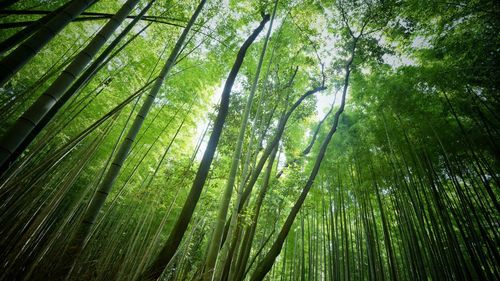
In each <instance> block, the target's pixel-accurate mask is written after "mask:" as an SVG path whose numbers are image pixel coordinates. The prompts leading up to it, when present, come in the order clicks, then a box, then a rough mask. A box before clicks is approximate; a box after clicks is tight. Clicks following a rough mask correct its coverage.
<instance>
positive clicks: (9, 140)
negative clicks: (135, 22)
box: [0, 0, 139, 173]
mask: <svg viewBox="0 0 500 281" xmlns="http://www.w3.org/2000/svg"><path fill="white" fill-rule="evenodd" d="M138 2H139V0H128V1H127V2H126V3H125V4H124V5H123V6H122V8H121V9H120V10H119V11H118V12H117V13H116V15H114V16H113V18H111V19H110V20H109V21H108V23H107V24H106V25H104V27H103V28H101V30H100V31H99V33H97V34H96V36H95V37H94V38H93V39H92V41H90V43H89V44H88V45H87V47H85V49H83V50H82V51H81V52H80V53H79V54H78V55H77V56H76V57H75V58H74V59H73V62H72V63H71V64H70V65H69V66H68V67H66V69H64V70H63V71H62V72H61V74H60V75H59V77H58V78H57V79H56V80H55V81H54V82H53V83H52V84H51V85H50V87H49V88H48V89H47V90H46V91H45V92H44V93H43V94H42V95H41V96H40V97H39V98H38V99H37V100H36V101H35V102H34V103H33V105H31V106H30V108H29V109H28V110H27V111H26V112H25V113H24V114H23V115H22V116H21V117H20V118H19V119H18V120H17V121H16V123H15V124H14V125H13V126H12V127H11V128H10V129H9V130H8V131H7V132H6V133H5V135H4V136H3V137H2V139H1V140H0V151H2V153H1V154H0V173H2V171H5V170H6V169H7V167H8V166H9V165H10V163H9V162H11V161H15V159H11V155H18V153H16V150H17V148H18V147H19V146H21V145H22V144H23V142H25V141H26V139H27V138H28V137H34V136H31V135H30V133H31V132H32V131H33V130H34V129H36V126H37V124H38V123H39V122H40V121H41V120H42V119H43V117H44V116H45V115H46V114H47V113H48V112H49V111H50V109H51V108H52V107H53V106H54V105H55V104H56V103H57V101H58V100H59V99H60V98H61V97H62V96H63V95H64V92H65V91H66V90H67V89H68V88H69V87H70V85H71V83H73V82H74V81H75V79H76V77H78V76H79V75H80V73H81V72H82V71H83V69H84V68H85V66H87V64H88V63H89V62H90V61H91V60H92V58H93V57H94V56H95V55H96V54H97V52H99V50H100V49H101V47H102V46H103V45H104V43H106V41H107V40H108V39H109V38H110V37H111V35H113V33H114V31H115V30H116V29H117V28H118V26H120V24H121V23H122V22H123V20H125V17H126V16H127V15H128V14H129V13H130V12H131V11H132V9H133V8H134V7H135V6H136V5H137V3H138ZM46 122H47V121H46Z"/></svg>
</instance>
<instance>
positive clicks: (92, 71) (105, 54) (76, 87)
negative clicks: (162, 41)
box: [0, 0, 156, 174]
mask: <svg viewBox="0 0 500 281" xmlns="http://www.w3.org/2000/svg"><path fill="white" fill-rule="evenodd" d="M155 1H156V0H151V1H150V2H149V3H148V4H147V5H146V7H144V8H143V9H142V11H141V12H140V13H139V14H138V15H137V16H136V17H135V18H134V19H133V20H132V21H131V22H130V23H129V24H128V25H127V26H126V27H125V28H124V29H123V30H122V32H120V34H119V35H118V36H116V37H115V38H114V39H113V41H111V43H110V44H109V45H108V46H107V47H106V48H105V49H104V50H103V51H102V53H101V54H100V55H99V56H98V57H97V58H96V59H95V60H94V61H93V62H92V64H90V65H89V67H87V69H86V70H85V71H84V72H83V73H82V75H80V77H79V78H78V79H77V80H76V81H75V82H74V83H73V84H72V85H71V87H69V89H67V90H65V91H64V94H62V95H61V96H60V98H59V99H58V100H57V102H56V103H55V104H54V105H53V106H52V107H51V108H50V109H49V110H48V111H47V112H46V114H45V115H44V116H43V118H41V119H40V120H39V121H38V123H37V124H36V125H35V126H34V127H33V128H32V130H31V131H30V132H29V135H27V136H26V137H25V138H24V140H23V141H22V142H21V143H20V144H19V146H18V147H17V148H16V149H15V151H14V152H13V153H12V154H10V155H9V157H8V159H7V160H6V162H5V163H4V164H3V165H2V166H1V168H0V174H1V173H2V172H4V171H5V170H7V169H8V167H10V165H11V164H12V163H13V162H15V160H16V159H17V158H18V157H19V156H20V155H21V153H23V151H24V150H25V149H26V148H27V147H28V145H30V144H31V142H32V141H33V140H34V139H35V137H36V136H37V135H38V134H39V133H40V132H41V130H42V129H43V128H44V127H45V126H46V125H47V124H48V123H49V122H50V120H52V118H53V117H54V115H56V113H57V112H58V111H59V109H60V108H61V107H62V106H63V105H64V104H65V103H66V102H67V101H68V100H69V99H70V98H71V97H73V95H75V94H76V93H78V92H79V91H80V90H81V89H82V88H83V87H85V85H86V84H87V83H88V82H89V81H90V80H91V79H92V77H94V76H95V75H96V74H97V73H98V72H99V70H101V69H102V68H103V67H104V66H106V65H107V63H108V62H109V61H110V60H111V59H112V58H113V57H115V56H116V55H117V54H118V53H119V51H121V50H122V49H123V48H125V46H126V45H127V44H128V43H130V42H131V40H133V39H134V38H136V37H137V36H138V35H139V34H140V33H141V32H142V31H144V30H145V28H146V27H147V26H146V27H145V28H143V29H141V31H139V32H138V33H136V34H135V35H134V36H133V37H132V38H130V40H127V42H126V43H124V44H123V45H122V46H120V48H118V49H117V50H116V51H115V52H113V53H112V54H111V52H112V51H113V49H114V48H115V47H116V46H117V45H118V44H119V43H120V41H121V40H122V39H123V38H124V37H125V36H126V35H127V34H128V32H129V31H130V30H131V29H132V28H133V27H134V26H135V24H136V23H137V22H138V21H139V20H140V19H141V18H142V17H143V16H144V14H146V12H147V11H148V10H149V8H151V6H152V5H153V3H154V2H155ZM110 54H111V55H110Z"/></svg>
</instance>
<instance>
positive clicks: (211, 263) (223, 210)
mask: <svg viewBox="0 0 500 281" xmlns="http://www.w3.org/2000/svg"><path fill="white" fill-rule="evenodd" d="M277 6H278V0H276V1H275V4H274V10H273V15H272V17H271V22H270V23H269V28H268V31H267V35H266V39H265V40H264V46H263V47H262V51H261V54H260V57H259V62H258V64H257V70H256V71H255V78H254V80H253V83H252V88H251V90H250V95H249V96H248V100H247V104H246V106H245V111H244V113H243V117H242V121H241V126H240V132H239V135H238V141H237V143H236V147H235V149H234V153H233V159H232V162H231V168H230V171H229V176H228V179H227V182H226V187H225V190H224V194H223V196H222V199H221V202H220V204H219V210H218V213H217V219H216V221H215V228H214V232H213V235H212V240H211V242H210V246H209V248H208V253H207V257H206V260H205V268H204V271H205V275H204V277H203V279H204V280H205V281H210V280H212V276H213V271H214V267H215V262H216V260H217V254H218V252H219V248H220V244H221V240H222V235H223V231H224V225H225V222H226V216H227V210H228V208H229V202H230V200H231V195H232V192H233V186H234V183H235V181H236V172H237V170H238V163H239V162H240V158H241V148H242V147H243V140H244V138H245V131H246V129H247V123H248V119H249V116H250V111H251V109H252V105H253V98H254V95H255V91H256V89H257V83H258V82H259V76H260V70H261V68H262V63H263V61H264V55H265V54H266V49H267V43H268V41H269V37H270V36H271V29H272V27H273V21H274V16H275V15H276V7H277Z"/></svg>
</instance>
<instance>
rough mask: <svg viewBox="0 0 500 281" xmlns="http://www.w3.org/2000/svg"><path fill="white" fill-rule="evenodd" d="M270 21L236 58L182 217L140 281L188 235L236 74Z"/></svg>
mask: <svg viewBox="0 0 500 281" xmlns="http://www.w3.org/2000/svg"><path fill="white" fill-rule="evenodd" d="M204 1H205V0H203V2H204ZM268 20H269V15H266V16H264V19H263V20H262V21H261V22H260V25H259V26H258V27H257V28H256V29H255V30H254V31H253V33H252V34H251V35H250V37H248V38H247V40H246V41H245V42H244V43H243V45H242V46H241V48H240V50H239V52H238V55H237V56H236V60H235V62H234V64H233V67H232V69H231V72H230V73H229V76H228V78H227V80H226V84H225V85H224V90H223V91H222V97H221V101H220V108H219V112H218V114H217V117H216V120H215V122H214V127H213V130H212V134H211V135H210V139H209V141H208V145H207V149H206V150H205V153H204V154H203V158H202V160H201V163H200V166H199V168H198V172H197V173H196V177H195V179H194V181H193V185H192V187H191V190H190V192H189V194H188V197H187V199H186V201H185V203H184V206H183V208H182V211H181V213H180V214H179V218H178V220H177V222H176V223H175V225H174V228H173V229H172V231H171V233H170V236H169V238H168V240H167V242H166V243H165V245H164V246H163V248H162V250H161V252H160V254H159V255H158V256H157V257H156V259H155V261H153V263H152V264H151V265H150V266H149V268H148V269H146V271H145V272H144V273H143V274H142V276H141V277H139V280H155V279H156V278H158V277H159V276H160V275H161V273H162V271H163V270H164V268H165V267H166V266H167V265H168V263H169V262H170V260H171V259H172V257H173V256H174V254H175V252H176V251H177V248H178V247H179V244H180V242H181V240H182V237H183V236H184V233H185V232H186V229H187V227H188V225H189V221H190V220H191V217H192V215H193V212H194V209H195V208H196V205H197V203H198V199H199V198H200V195H201V191H202V189H203V186H204V185H205V180H206V178H207V175H208V172H209V170H210V165H211V164H212V160H213V157H214V154H215V149H216V148H217V144H218V142H219V138H220V135H221V133H222V127H223V126H224V122H225V120H226V116H227V113H228V107H229V97H230V94H231V89H232V87H233V84H234V81H235V79H236V75H237V74H238V72H239V70H240V68H241V65H242V64H243V59H244V58H245V54H246V52H247V50H248V48H249V47H250V45H251V44H252V43H253V41H254V40H255V38H256V37H257V35H258V34H259V33H260V32H261V31H262V29H263V28H264V25H265V24H266V22H267V21H268Z"/></svg>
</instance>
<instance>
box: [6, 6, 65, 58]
mask: <svg viewBox="0 0 500 281" xmlns="http://www.w3.org/2000/svg"><path fill="white" fill-rule="evenodd" d="M68 4H69V2H68V3H66V4H64V5H62V6H61V7H59V8H57V9H56V10H54V11H52V12H47V14H46V15H45V16H43V17H42V18H40V19H38V20H37V21H34V22H31V23H30V24H29V26H27V27H26V28H24V29H22V30H20V31H18V32H16V33H15V34H13V35H12V36H10V37H9V38H7V39H5V40H4V41H2V42H1V43H0V54H3V53H5V52H7V51H10V50H11V49H12V48H14V47H15V46H16V45H17V44H19V43H21V42H23V41H24V40H26V39H27V38H28V37H30V36H31V35H32V34H33V33H35V32H36V31H37V30H39V29H40V28H41V27H42V26H44V25H45V24H46V23H47V22H49V21H50V20H51V19H52V18H53V17H54V16H55V15H57V14H58V13H59V12H60V11H61V10H63V9H65V8H66V7H67V6H68ZM0 6H1V4H0ZM0 9H1V8H0ZM3 12H6V11H3Z"/></svg>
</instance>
